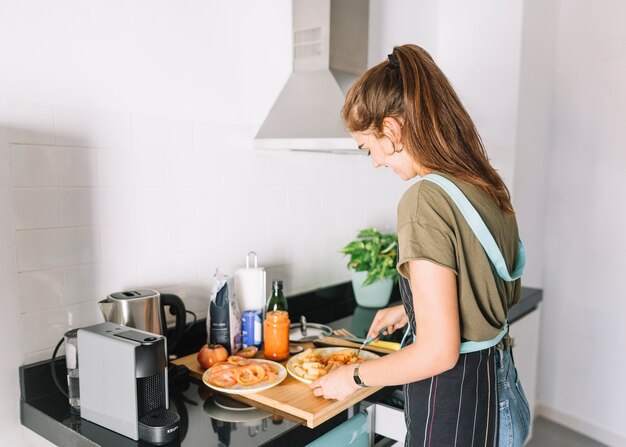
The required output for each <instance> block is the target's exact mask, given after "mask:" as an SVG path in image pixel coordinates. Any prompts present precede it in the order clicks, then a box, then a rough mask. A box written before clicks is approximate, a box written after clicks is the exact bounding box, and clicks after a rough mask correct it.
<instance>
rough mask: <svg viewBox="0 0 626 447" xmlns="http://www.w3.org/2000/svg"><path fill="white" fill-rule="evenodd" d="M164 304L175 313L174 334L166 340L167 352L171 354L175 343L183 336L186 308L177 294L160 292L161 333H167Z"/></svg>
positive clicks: (185, 323)
mask: <svg viewBox="0 0 626 447" xmlns="http://www.w3.org/2000/svg"><path fill="white" fill-rule="evenodd" d="M165 306H170V312H171V313H173V314H175V315H176V327H175V329H174V335H173V336H172V338H171V339H168V340H167V352H168V354H171V353H172V352H174V349H175V348H176V345H178V343H179V342H180V340H181V338H183V334H184V333H185V326H186V325H187V310H186V309H185V303H183V300H181V299H180V297H179V296H178V295H174V294H172V293H162V294H161V319H162V320H163V333H164V334H167V323H166V320H165V310H164V307H165Z"/></svg>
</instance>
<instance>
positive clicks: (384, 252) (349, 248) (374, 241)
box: [341, 228, 398, 307]
mask: <svg viewBox="0 0 626 447" xmlns="http://www.w3.org/2000/svg"><path fill="white" fill-rule="evenodd" d="M341 252H342V253H343V254H344V255H348V256H349V257H350V260H349V261H348V268H349V269H350V270H351V271H352V288H353V289H354V297H355V298H356V302H357V304H359V305H360V306H364V307H383V306H385V305H387V303H388V302H389V298H390V297H391V290H392V289H393V283H394V282H395V281H396V280H397V278H398V273H397V271H396V263H397V259H398V237H397V235H396V234H395V233H389V234H381V233H380V232H379V231H378V230H376V229H375V228H367V229H365V230H361V231H359V234H358V235H357V238H356V239H355V240H353V241H352V242H350V243H349V244H348V245H346V246H345V247H343V248H342V249H341Z"/></svg>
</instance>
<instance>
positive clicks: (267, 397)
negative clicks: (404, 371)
mask: <svg viewBox="0 0 626 447" xmlns="http://www.w3.org/2000/svg"><path fill="white" fill-rule="evenodd" d="M306 347H313V345H312V344H309V346H306V345H305V348H306ZM258 357H259V358H263V357H262V356H258ZM172 363H174V364H175V365H184V366H186V367H187V368H189V374H190V375H191V377H193V378H195V379H198V380H200V381H202V374H204V371H205V369H204V368H202V367H201V366H200V364H199V363H198V360H197V359H196V354H190V355H188V356H185V357H181V358H179V359H176V360H173V361H172ZM286 363H287V362H286V361H285V362H282V364H283V366H284V365H285V364H286ZM202 386H206V385H204V384H203V385H202ZM380 389H381V387H368V388H363V389H361V390H358V391H357V392H356V393H354V394H353V395H352V396H350V397H349V398H348V399H346V400H344V401H341V402H339V401H336V400H332V399H331V400H327V399H324V398H323V397H317V396H314V395H313V391H312V390H311V389H310V388H309V386H308V385H307V384H306V383H302V382H300V381H299V380H296V379H294V378H293V377H291V375H290V374H289V373H287V377H286V378H285V380H283V381H282V382H281V383H280V384H278V385H276V386H275V387H273V388H270V389H269V390H265V391H262V392H260V393H253V394H245V395H238V394H228V396H229V397H230V398H232V399H236V400H239V401H241V402H244V403H246V404H248V405H252V406H254V407H257V408H261V409H264V410H267V411H270V412H273V413H278V414H281V415H283V416H285V417H287V418H288V419H290V420H293V421H295V422H303V423H305V424H306V426H307V427H309V428H315V427H317V426H318V425H320V424H321V423H323V422H326V421H327V420H329V419H331V418H332V417H334V416H336V415H338V414H339V413H341V412H342V411H344V410H346V409H347V408H350V407H351V406H352V405H355V404H356V403H358V402H360V401H361V400H363V399H365V398H366V397H367V396H369V395H371V394H374V393H375V392H376V391H378V390H380Z"/></svg>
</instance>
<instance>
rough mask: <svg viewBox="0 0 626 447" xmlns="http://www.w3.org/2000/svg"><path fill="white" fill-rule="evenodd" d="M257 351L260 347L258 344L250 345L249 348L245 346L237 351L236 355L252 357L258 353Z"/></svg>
mask: <svg viewBox="0 0 626 447" xmlns="http://www.w3.org/2000/svg"><path fill="white" fill-rule="evenodd" d="M257 352H259V348H257V347H256V346H248V347H247V348H243V349H241V350H240V351H237V354H236V355H238V356H239V357H245V358H247V359H251V358H252V357H254V356H255V355H256V353H257Z"/></svg>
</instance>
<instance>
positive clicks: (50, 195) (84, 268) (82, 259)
mask: <svg viewBox="0 0 626 447" xmlns="http://www.w3.org/2000/svg"><path fill="white" fill-rule="evenodd" d="M16 104H17V105H15V104H11V103H9V104H8V105H7V116H8V119H9V121H10V120H13V122H16V123H17V122H22V123H28V122H30V123H33V124H32V126H31V127H29V128H28V129H30V131H28V132H27V131H19V132H14V133H13V135H12V137H13V140H14V141H15V142H17V143H19V144H13V145H11V147H10V152H11V179H12V186H13V191H12V192H13V203H14V206H13V208H14V217H15V219H14V222H15V231H16V250H17V253H16V255H17V256H16V257H17V266H18V271H19V273H18V274H19V289H20V298H21V308H22V322H23V331H24V332H23V335H24V340H25V342H24V358H25V359H40V358H41V357H42V356H47V355H49V353H50V348H51V347H52V345H53V343H54V341H55V339H56V338H57V337H58V338H60V336H61V335H62V334H63V332H65V331H66V330H67V329H68V328H69V327H75V326H76V325H85V324H92V323H95V322H97V321H100V319H101V315H100V311H99V309H98V307H97V304H96V303H97V301H99V300H102V299H104V298H105V297H106V295H108V294H110V293H113V292H117V291H121V290H129V289H134V288H140V287H149V288H155V289H157V290H161V291H165V292H171V293H177V294H179V295H180V296H181V297H183V299H184V300H185V302H186V304H187V307H188V308H189V309H191V310H193V311H195V312H197V313H198V315H199V317H203V316H204V315H205V314H206V308H207V302H208V301H207V300H208V294H209V292H210V288H211V286H212V278H213V275H214V273H215V269H216V268H217V267H219V268H220V270H221V271H223V272H225V273H230V274H232V272H233V271H234V270H235V269H236V268H239V267H243V266H244V265H245V256H246V254H247V253H248V252H249V251H250V250H254V251H255V252H256V253H257V254H258V256H259V264H260V265H261V266H263V267H266V269H267V271H268V281H271V280H272V279H283V280H284V281H285V290H286V292H287V293H288V294H293V293H299V292H303V291H306V290H309V289H311V288H316V287H322V286H324V285H328V284H334V283H337V282H340V281H344V280H347V279H348V277H349V274H348V272H347V270H346V268H345V259H344V258H343V257H342V256H341V255H340V254H339V253H338V251H339V249H340V248H341V247H342V246H343V245H345V243H346V242H347V241H348V240H350V239H352V238H353V237H354V236H355V234H356V230H357V229H358V228H363V227H366V226H368V222H373V221H376V222H377V223H381V224H386V223H388V224H390V225H391V226H394V222H395V204H396V203H397V199H398V198H399V191H401V190H402V189H403V187H402V186H398V185H399V184H398V183H392V182H391V181H390V180H389V177H387V176H384V175H380V174H371V173H369V171H371V168H370V166H369V159H366V158H365V157H355V156H341V155H329V154H305V153H293V152H275V151H261V150H255V149H253V140H252V138H253V135H254V132H253V130H252V129H249V128H247V127H246V126H242V125H238V124H221V123H201V122H193V123H192V122H191V121H185V120H181V119H173V120H172V119H169V118H164V117H157V116H148V115H133V116H132V117H131V116H130V115H127V114H124V113H116V112H108V111H97V110H95V111H94V110H82V109H73V108H69V107H65V106H63V107H61V106H59V107H56V108H54V107H48V106H45V105H40V104H31V103H16ZM55 123H56V124H55ZM46 128H47V130H46V131H41V130H42V129H46ZM20 129H21V128H20ZM33 129H35V130H37V129H39V131H37V132H34V133H33V132H31V131H32V130H33ZM42 134H44V135H46V138H43V137H42ZM365 171H367V172H368V173H365ZM39 326H41V327H42V328H43V329H42V330H37V328H38V327H39Z"/></svg>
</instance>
